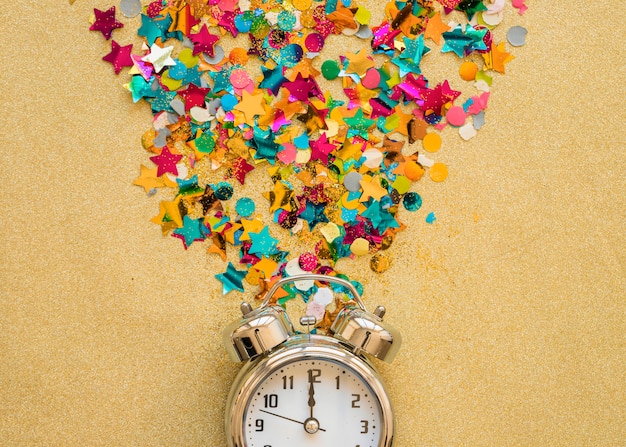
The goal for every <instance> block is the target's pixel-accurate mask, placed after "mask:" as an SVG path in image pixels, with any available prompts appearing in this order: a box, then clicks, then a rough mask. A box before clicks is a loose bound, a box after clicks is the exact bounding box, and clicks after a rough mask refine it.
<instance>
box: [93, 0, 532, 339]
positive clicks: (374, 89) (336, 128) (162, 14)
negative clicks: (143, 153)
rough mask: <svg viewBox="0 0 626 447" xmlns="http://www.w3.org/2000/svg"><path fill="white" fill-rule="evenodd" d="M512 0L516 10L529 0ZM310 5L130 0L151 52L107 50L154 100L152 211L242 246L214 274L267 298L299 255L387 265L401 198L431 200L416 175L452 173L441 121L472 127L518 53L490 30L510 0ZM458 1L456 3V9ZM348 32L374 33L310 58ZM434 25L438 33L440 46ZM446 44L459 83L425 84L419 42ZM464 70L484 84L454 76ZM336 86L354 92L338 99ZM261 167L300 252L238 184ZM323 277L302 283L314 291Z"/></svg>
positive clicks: (424, 50)
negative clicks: (418, 187)
mask: <svg viewBox="0 0 626 447" xmlns="http://www.w3.org/2000/svg"><path fill="white" fill-rule="evenodd" d="M512 1H513V7H514V8H518V10H519V12H520V13H522V12H523V9H525V5H524V0H512ZM138 3H139V2H138V0H134V4H138ZM292 3H293V4H292ZM310 3H311V2H310V1H307V0H297V1H295V0H294V2H281V1H268V2H262V1H256V0H255V1H253V2H252V6H250V7H249V8H248V7H247V6H246V5H244V4H242V3H241V2H238V1H237V0H213V1H211V2H209V3H207V2H206V0H205V1H202V0H186V1H180V2H179V1H177V2H162V1H160V0H159V1H152V0H150V1H149V2H148V3H147V4H146V5H145V7H144V9H143V10H141V8H139V9H137V11H136V13H133V14H132V15H130V13H127V12H128V11H129V9H128V4H127V3H123V5H125V6H122V13H123V14H124V16H126V17H136V16H137V15H140V14H141V15H140V17H141V19H140V20H139V19H137V21H136V24H137V26H138V29H137V34H138V36H139V37H140V38H141V40H142V41H143V42H142V43H143V45H142V46H141V50H140V51H141V54H135V55H133V54H131V53H132V49H133V47H132V45H129V46H126V47H122V46H120V45H119V44H118V43H117V42H115V41H113V42H112V43H111V52H110V53H109V54H107V55H106V56H105V57H104V58H103V59H104V60H105V61H108V62H110V63H111V64H112V65H113V69H114V71H115V73H120V71H121V70H122V68H123V67H125V66H128V67H131V69H130V70H129V71H128V76H129V77H130V78H129V80H128V81H125V82H126V84H125V87H126V88H127V89H128V91H129V92H130V93H131V95H132V100H133V101H134V102H140V100H141V99H144V100H145V101H146V102H147V103H148V104H150V108H151V111H152V115H153V119H152V122H151V123H150V127H149V130H148V131H147V132H146V133H145V134H144V136H143V137H142V144H143V147H144V148H145V149H146V150H147V151H148V152H149V156H150V159H151V161H153V162H154V166H153V167H150V168H148V167H145V166H141V174H140V176H139V178H137V179H136V180H135V181H134V182H133V183H134V184H136V185H138V186H141V187H142V188H143V189H144V190H145V192H146V193H147V195H149V196H150V195H153V194H155V193H156V190H157V188H167V189H168V190H169V191H168V192H169V193H170V196H169V197H170V198H169V199H166V200H161V201H160V202H159V214H158V215H157V216H155V217H154V218H153V219H152V221H153V222H155V223H156V224H158V225H160V227H161V231H162V233H163V234H164V235H170V236H173V237H176V238H179V239H181V241H182V243H183V246H184V248H185V249H186V248H188V247H189V246H190V245H192V244H193V243H194V242H198V241H202V240H204V239H210V243H209V244H207V252H208V253H216V254H218V255H219V256H220V258H221V259H222V260H224V262H226V260H227V259H228V258H227V256H226V254H227V249H226V245H227V244H230V245H232V246H237V247H238V249H237V250H236V251H233V252H232V253H230V254H233V255H234V254H235V252H237V253H238V257H239V262H240V263H241V264H243V267H242V270H236V269H235V267H234V266H233V264H232V263H228V268H227V269H226V272H224V273H221V274H218V275H216V278H217V279H219V280H220V281H221V282H222V284H223V286H222V290H223V293H225V294H226V293H229V292H230V291H232V290H238V291H244V287H243V280H244V279H246V281H247V282H248V283H249V284H250V285H251V286H253V287H257V288H258V289H260V290H258V289H257V290H256V291H255V292H254V293H258V294H259V296H260V295H262V294H263V292H264V291H266V290H267V288H268V287H270V286H271V284H273V283H274V282H275V281H277V280H278V279H279V278H280V277H282V276H285V275H291V274H293V273H294V272H299V271H301V270H302V269H304V270H306V271H311V272H313V273H329V274H335V270H334V268H335V263H336V262H337V261H339V260H340V259H343V258H346V257H351V258H354V257H355V256H367V255H368V254H370V253H371V254H373V253H374V252H377V251H379V252H378V253H376V254H375V255H374V256H372V257H368V258H370V259H369V265H370V267H371V268H372V269H373V270H374V271H376V272H379V273H380V272H383V271H385V270H386V269H387V268H388V267H389V261H388V259H387V258H386V255H384V253H383V254H381V252H380V250H382V249H386V248H387V247H389V245H390V244H391V243H392V242H393V239H394V236H395V234H396V233H397V232H399V231H401V230H402V229H403V228H404V225H403V224H402V223H401V222H400V220H399V219H398V216H399V212H400V210H405V211H406V210H408V211H417V209H418V208H420V207H421V205H422V198H421V197H420V196H419V195H417V194H416V193H414V191H412V188H413V184H414V182H416V181H418V180H420V179H421V178H422V177H426V178H429V179H430V180H432V181H433V182H440V181H443V180H445V178H446V177H447V172H448V171H447V170H448V168H447V166H446V165H445V164H443V163H441V162H440V161H439V160H440V158H439V157H440V153H439V152H438V151H439V150H440V148H442V147H443V148H447V147H450V145H443V146H442V144H441V139H442V136H443V135H444V134H443V133H441V132H440V131H441V130H443V129H444V127H445V126H452V127H456V128H458V134H459V137H460V138H461V139H463V140H468V139H470V138H473V137H475V135H476V131H477V130H478V129H479V128H480V127H482V126H483V124H484V123H485V122H486V120H485V113H486V107H487V102H488V99H489V95H490V94H491V93H492V92H491V90H492V89H493V88H494V86H495V79H496V77H497V73H502V74H503V73H504V68H505V64H506V63H508V62H509V61H510V60H511V59H512V58H513V57H512V55H511V54H510V53H509V52H507V51H506V48H505V46H504V43H500V44H498V45H496V44H495V43H494V42H493V37H494V36H495V35H496V33H495V32H493V30H494V28H495V27H496V26H497V25H495V24H494V23H492V22H496V21H497V20H496V19H499V18H500V15H501V13H504V9H498V8H501V6H500V4H501V3H502V2H500V0H498V1H497V2H494V1H491V2H484V1H482V0H437V1H436V2H432V1H421V0H420V1H411V2H403V1H401V2H389V3H388V4H387V5H386V6H385V7H384V14H382V15H381V16H382V17H383V19H382V22H380V23H370V21H371V20H372V17H376V14H372V13H371V12H369V11H367V10H366V9H365V8H363V7H362V6H360V5H358V4H357V3H358V0H353V1H352V2H343V3H342V2H339V3H337V2H336V1H335V0H332V1H331V0H320V1H319V2H314V3H315V4H314V5H311V4H310ZM125 8H126V9H125ZM453 11H460V12H461V13H458V12H455V13H454V15H451V16H449V17H446V16H447V15H448V14H451V13H452V12H453ZM94 12H95V16H96V17H95V21H93V22H92V23H93V25H91V28H90V29H92V30H94V31H99V32H102V34H103V36H104V37H105V38H106V39H110V37H111V33H112V31H113V30H115V29H117V28H119V27H121V23H120V22H118V21H117V20H116V19H115V9H114V8H111V9H110V10H108V11H97V10H94ZM381 12H383V11H381ZM495 15H498V17H494V16H495ZM470 19H471V22H470ZM453 20H456V21H457V22H456V23H455V22H453ZM139 22H140V23H139ZM446 23H449V24H450V25H448V24H446ZM226 34H231V35H232V36H235V37H236V36H238V35H239V34H245V36H242V37H243V39H238V42H239V43H238V44H237V45H239V46H235V47H234V48H229V50H228V52H226V51H225V49H224V48H222V47H221V46H220V45H219V41H220V38H221V37H222V36H224V35H226ZM344 34H345V35H349V36H352V35H354V37H353V38H351V39H360V40H358V41H359V42H362V43H363V44H365V45H358V44H354V43H349V41H347V40H346V41H345V45H343V43H342V44H341V45H340V46H339V48H340V51H341V52H340V54H339V55H338V56H336V57H335V56H333V57H329V58H328V59H327V60H323V61H319V63H317V62H315V61H316V60H318V59H317V58H318V57H319V56H320V55H322V54H326V52H323V49H324V46H325V44H326V43H327V42H328V41H330V40H329V37H330V38H332V39H335V38H340V37H339V36H342V35H344ZM331 36H337V37H331ZM442 37H443V38H444V41H442V40H441V38H442ZM341 38H343V39H348V37H341ZM507 38H508V39H509V43H510V44H511V45H512V46H514V47H516V46H518V45H519V42H520V40H519V39H512V38H511V34H510V33H509V34H507ZM425 39H431V40H432V41H433V42H434V43H435V44H437V45H441V46H440V47H439V48H437V49H436V51H433V50H435V48H432V49H429V48H428V47H427V46H426V45H425ZM245 42H247V47H246V44H245ZM135 48H139V47H137V46H135ZM450 52H451V53H454V54H455V55H456V56H457V58H452V59H447V60H448V61H450V62H452V63H454V62H456V61H457V59H458V60H459V61H461V64H463V63H465V65H464V68H463V69H459V70H458V74H459V75H460V77H461V79H462V80H463V81H465V84H464V83H463V82H459V81H458V79H450V80H445V79H443V80H435V82H430V81H433V80H429V79H427V78H426V76H425V75H424V74H423V73H422V70H421V67H420V66H421V65H422V61H424V57H425V55H426V54H429V53H430V54H429V57H428V58H429V61H428V62H431V61H430V59H432V58H435V57H447V56H445V53H450ZM476 52H478V53H480V54H481V56H482V58H483V59H484V64H483V65H482V67H480V66H479V65H478V64H477V61H476V56H475V55H474V53H476ZM434 53H438V54H434ZM441 53H444V56H441ZM327 57H328V56H327ZM479 59H480V58H479ZM432 62H433V63H434V64H437V62H436V61H432ZM256 64H259V65H260V66H261V76H258V77H257V78H253V77H252V76H251V72H250V70H249V67H250V66H253V65H256ZM494 72H497V73H494ZM450 73H455V71H451V72H450ZM320 81H321V82H320ZM458 84H461V85H462V87H463V88H464V89H465V88H466V87H468V88H469V87H471V86H475V87H476V89H477V90H478V91H479V94H476V93H475V92H471V93H470V94H469V95H468V94H466V91H465V90H463V91H462V92H461V91H456V90H453V89H452V88H451V85H458ZM335 90H336V91H338V92H340V93H343V94H344V95H345V98H339V99H333V98H332V97H331V94H330V93H329V91H333V92H334V91H335ZM461 95H463V97H462V98H460V97H461ZM458 98H460V99H461V100H460V101H459V103H456V104H455V102H456V100H457V99H458ZM431 128H432V129H431ZM390 136H393V139H391V138H390ZM446 138H448V136H446ZM418 147H419V151H418V150H417V149H418ZM422 148H423V149H424V151H422ZM255 168H256V169H257V170H258V169H261V171H263V174H265V173H266V172H267V174H266V175H268V176H269V178H270V181H268V182H267V187H266V188H265V190H264V191H263V194H262V196H263V197H264V198H265V199H267V202H266V203H267V206H268V208H269V212H270V214H271V223H272V225H278V226H280V227H282V228H283V229H284V230H282V229H281V230H280V231H281V234H286V232H285V230H288V231H289V233H290V234H291V237H294V238H295V237H297V238H300V239H301V242H302V246H306V247H307V248H306V250H307V252H306V253H304V254H302V255H301V254H299V253H296V254H295V257H292V258H291V259H290V256H291V255H290V254H289V253H288V252H286V251H282V250H281V249H280V248H279V247H278V244H279V241H278V239H276V238H273V237H272V236H271V235H270V232H271V230H272V226H271V225H270V226H267V225H265V224H264V223H263V221H262V220H261V218H260V217H255V216H254V214H255V213H256V212H257V211H256V208H255V206H251V207H250V206H244V205H245V204H246V203H248V202H249V203H248V205H249V204H250V203H251V204H252V205H254V204H255V200H253V199H254V197H252V198H250V197H246V196H245V195H244V196H242V195H241V194H239V193H241V192H242V191H240V190H238V189H240V188H241V186H240V185H244V181H245V179H246V177H247V178H249V179H252V180H254V181H255V182H257V181H259V180H260V178H259V177H258V176H257V175H254V176H251V175H250V174H251V173H252V172H253V171H254V169H255ZM257 173H258V172H257ZM209 179H212V180H209ZM232 179H236V180H237V182H234V180H232ZM225 180H230V181H232V182H233V183H232V184H231V183H229V182H227V181H225ZM210 182H213V183H210ZM246 186H247V185H246ZM257 186H258V185H257ZM261 187H262V186H261ZM253 189H254V188H253ZM233 199H234V200H236V202H237V205H234V202H233V203H232V204H231V203H230V200H233ZM433 216H434V215H433ZM427 221H428V219H427ZM317 229H319V230H320V231H317ZM281 240H282V239H281ZM294 266H297V269H294V268H293V267H294ZM288 289H289V292H286V291H283V292H285V293H288V295H284V294H283V295H281V296H284V298H281V301H279V303H284V301H285V300H287V299H291V298H293V297H294V296H295V294H296V290H297V289H296V288H295V287H291V288H288ZM315 290H317V286H313V287H312V288H311V291H310V292H309V291H305V290H302V291H301V292H303V297H304V298H305V300H306V299H308V298H311V297H312V296H313V294H314V293H315ZM323 311H324V310H323V309H321V310H320V312H322V314H323ZM326 320H328V321H330V320H331V319H330V318H325V319H324V321H326ZM325 324H326V323H324V322H322V323H320V325H321V326H322V327H323V326H324V325H325ZM328 324H330V323H328ZM322 327H320V329H322Z"/></svg>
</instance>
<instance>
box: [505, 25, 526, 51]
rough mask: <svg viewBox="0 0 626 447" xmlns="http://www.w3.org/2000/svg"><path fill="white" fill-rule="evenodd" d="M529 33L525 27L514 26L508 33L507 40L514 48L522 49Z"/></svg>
mask: <svg viewBox="0 0 626 447" xmlns="http://www.w3.org/2000/svg"><path fill="white" fill-rule="evenodd" d="M527 33H528V30H527V29H526V28H524V27H523V26H513V27H511V29H510V30H509V32H508V33H506V40H508V41H509V43H510V44H511V45H513V46H514V47H521V46H522V45H524V44H525V43H526V34H527Z"/></svg>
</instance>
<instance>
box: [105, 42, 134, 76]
mask: <svg viewBox="0 0 626 447" xmlns="http://www.w3.org/2000/svg"><path fill="white" fill-rule="evenodd" d="M132 50H133V45H132V44H130V45H125V46H123V47H122V46H120V45H119V44H118V43H117V42H116V41H115V40H111V52H110V53H109V54H107V55H106V56H104V57H103V58H102V60H104V61H107V62H110V63H111V64H112V65H113V70H114V71H115V74H119V72H120V71H122V68H124V67H132V66H133V60H132V58H131V54H130V53H131V51H132Z"/></svg>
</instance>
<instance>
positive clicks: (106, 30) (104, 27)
mask: <svg viewBox="0 0 626 447" xmlns="http://www.w3.org/2000/svg"><path fill="white" fill-rule="evenodd" d="M93 12H94V14H95V15H96V20H95V22H94V23H93V25H91V26H90V27H89V29H90V30H91V31H100V32H101V33H102V35H103V36H104V38H105V39H106V40H109V39H110V38H111V33H113V30H114V29H118V28H122V27H123V26H124V24H122V22H118V21H117V20H116V18H115V6H111V7H110V8H109V9H107V10H106V11H100V10H99V9H95V8H94V10H93Z"/></svg>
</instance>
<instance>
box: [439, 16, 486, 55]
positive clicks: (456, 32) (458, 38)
mask: <svg viewBox="0 0 626 447" xmlns="http://www.w3.org/2000/svg"><path fill="white" fill-rule="evenodd" d="M487 31H488V29H487V28H484V29H479V30H477V29H476V28H474V27H473V26H471V25H469V24H468V25H466V26H465V31H463V27H462V26H461V25H458V26H457V27H456V28H454V29H453V30H452V31H447V32H445V33H443V34H442V36H443V38H444V39H445V44H444V45H443V48H442V49H441V52H442V53H449V52H453V53H454V54H456V55H457V56H458V57H464V56H465V55H466V54H469V53H471V52H472V51H476V50H486V49H487V46H486V45H485V42H484V41H483V39H484V37H485V34H487Z"/></svg>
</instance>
